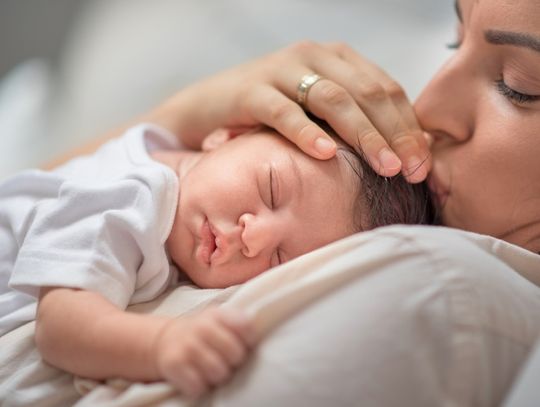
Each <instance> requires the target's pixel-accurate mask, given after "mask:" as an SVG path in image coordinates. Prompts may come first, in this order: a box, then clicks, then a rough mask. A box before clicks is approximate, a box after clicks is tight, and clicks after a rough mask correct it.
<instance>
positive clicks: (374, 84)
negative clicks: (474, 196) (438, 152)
mask: <svg viewBox="0 0 540 407" xmlns="http://www.w3.org/2000/svg"><path fill="white" fill-rule="evenodd" d="M324 46H325V47H326V48H328V49H329V50H331V51H332V52H335V53H336V54H337V55H339V56H340V57H341V58H343V60H344V61H346V62H348V63H349V64H350V66H352V67H355V69H356V71H357V75H358V77H359V81H356V82H355V83H356V84H359V85H356V86H358V88H359V89H358V91H356V90H354V88H353V87H351V93H352V95H353V97H355V99H356V101H357V102H358V103H359V105H360V106H361V107H362V109H363V110H364V111H365V112H366V114H367V115H368V117H370V119H371V120H372V122H373V123H374V126H375V127H377V128H378V129H383V130H382V131H381V133H382V134H383V135H384V136H385V138H386V140H387V142H388V143H389V145H390V147H391V148H392V150H394V151H395V152H396V154H397V155H398V156H399V157H400V158H401V159H402V161H403V172H404V175H406V176H408V178H409V180H410V181H413V182H418V181H422V180H423V179H425V177H426V175H427V172H428V171H429V169H430V168H431V155H430V152H429V146H428V144H427V142H426V140H425V138H424V135H423V132H422V130H421V128H420V126H419V124H418V122H417V120H416V115H415V113H414V109H413V107H412V104H411V103H410V101H409V100H408V98H407V95H406V93H405V91H404V90H403V88H402V87H401V86H400V85H399V84H398V83H397V82H396V81H395V80H393V79H392V78H391V77H390V76H389V75H388V74H387V73H386V72H384V70H383V69H381V68H380V67H379V66H377V65H375V64H373V63H372V62H370V61H369V60H367V59H365V58H363V57H362V56H361V55H359V54H358V53H357V52H355V51H354V50H353V49H352V48H350V47H349V46H347V45H344V44H325V45H324ZM353 86H355V85H353ZM362 88H363V89H362ZM377 93H380V94H381V95H384V96H385V98H384V100H383V98H377ZM396 118H399V121H398V122H396V121H395V120H396ZM385 128H386V129H385Z"/></svg>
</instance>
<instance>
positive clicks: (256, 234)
mask: <svg viewBox="0 0 540 407" xmlns="http://www.w3.org/2000/svg"><path fill="white" fill-rule="evenodd" d="M239 224H240V226H241V228H242V235H241V237H242V243H243V245H244V248H243V250H242V253H243V254H244V256H246V257H255V256H258V255H259V254H260V253H261V252H262V251H264V250H265V249H267V248H269V247H271V246H272V245H273V244H274V243H273V242H274V241H276V240H277V230H276V228H275V227H273V225H272V221H271V219H270V218H269V217H265V216H255V215H253V214H251V213H245V214H243V215H242V216H240V219H239Z"/></svg>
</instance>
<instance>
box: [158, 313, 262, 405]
mask: <svg viewBox="0 0 540 407" xmlns="http://www.w3.org/2000/svg"><path fill="white" fill-rule="evenodd" d="M253 345H254V333H253V328H252V324H251V321H249V319H248V318H247V317H246V316H245V315H244V314H243V313H242V312H241V311H238V310H235V309H232V308H212V309H208V310H205V311H203V312H201V313H199V314H196V315H193V316H189V317H185V318H179V319H175V320H173V321H171V322H169V324H168V325H167V326H166V328H165V329H164V330H163V332H162V333H161V335H160V336H159V338H158V339H157V343H156V351H155V357H156V362H157V363H156V366H157V370H158V373H159V375H160V376H161V377H162V378H164V379H165V380H167V381H168V382H170V383H171V384H172V385H174V386H175V387H176V388H177V389H178V390H180V391H181V392H182V393H183V394H184V395H185V396H187V397H190V398H195V397H199V396H200V395H202V394H203V393H205V392H206V391H208V390H209V389H210V388H211V386H215V385H218V384H220V383H223V382H225V381H226V380H228V379H229V378H230V377H231V375H232V373H233V370H234V369H235V368H236V367H238V366H239V365H240V364H241V363H242V362H244V360H245V359H246V357H247V352H248V350H249V348H250V347H251V346H253Z"/></svg>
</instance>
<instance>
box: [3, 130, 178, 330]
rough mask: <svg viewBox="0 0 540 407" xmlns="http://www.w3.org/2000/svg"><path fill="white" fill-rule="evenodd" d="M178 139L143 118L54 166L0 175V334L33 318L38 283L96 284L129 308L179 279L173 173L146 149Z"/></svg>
mask: <svg viewBox="0 0 540 407" xmlns="http://www.w3.org/2000/svg"><path fill="white" fill-rule="evenodd" d="M179 147H180V146H179V143H178V141H177V139H176V137H174V135H172V134H170V133H168V132H167V131H165V130H164V129H161V128H159V127H157V126H155V125H149V124H142V125H139V126H136V127H134V128H132V129H130V130H128V131H127V132H126V133H125V134H124V135H123V136H122V137H120V138H118V139H115V140H112V141H110V142H108V143H107V144H105V145H104V146H102V147H101V148H100V149H99V150H98V151H97V152H96V153H94V154H92V155H89V156H84V157H80V158H77V159H74V160H72V161H70V162H68V163H67V164H65V165H63V166H61V167H59V168H57V169H56V170H54V171H51V172H45V171H40V170H28V171H24V172H21V173H19V174H16V175H14V176H12V177H10V178H7V179H6V180H4V181H3V182H2V183H0V335H3V334H5V333H6V332H8V331H10V330H12V329H14V328H16V327H17V326H19V325H21V324H23V323H25V322H28V321H31V320H33V319H34V318H35V312H36V297H37V296H38V295H39V290H40V287H43V286H62V287H70V288H80V289H85V290H91V291H96V292H99V293H101V294H102V295H103V296H104V297H105V298H107V299H108V300H110V301H111V302H113V303H114V304H116V305H117V306H118V307H120V308H125V307H126V306H127V305H129V304H134V303H138V302H144V301H148V300H151V299H153V298H155V297H156V296H158V295H159V294H160V293H162V292H163V291H164V290H165V288H167V286H169V285H170V284H171V283H172V282H173V281H175V280H176V278H177V272H176V269H175V268H174V266H172V265H170V264H169V260H168V256H167V253H166V250H165V246H164V243H165V241H166V239H167V237H168V235H169V233H170V230H171V227H172V223H173V221H174V214H175V212H176V206H177V202H178V194H179V184H178V177H177V176H176V174H175V172H174V171H173V170H172V169H170V168H169V167H166V166H165V165H163V164H161V163H158V162H156V161H154V160H152V158H151V157H150V156H149V153H150V152H152V151H154V150H164V149H177V148H179Z"/></svg>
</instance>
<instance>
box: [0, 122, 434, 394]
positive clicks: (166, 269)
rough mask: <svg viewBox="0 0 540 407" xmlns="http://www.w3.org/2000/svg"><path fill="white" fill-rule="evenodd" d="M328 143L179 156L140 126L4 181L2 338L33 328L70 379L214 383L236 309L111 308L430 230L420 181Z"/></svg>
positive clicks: (226, 369) (222, 376) (218, 138)
mask: <svg viewBox="0 0 540 407" xmlns="http://www.w3.org/2000/svg"><path fill="white" fill-rule="evenodd" d="M337 141H338V143H339V140H337ZM338 145H340V147H339V148H338V153H337V155H336V157H334V158H333V159H330V160H327V161H321V160H316V159H313V158H311V157H309V156H307V155H306V154H304V153H302V152H301V151H300V150H299V149H298V148H297V147H296V146H294V145H293V144H291V143H290V142H289V141H287V140H286V139H285V138H283V137H281V136H280V135H279V134H276V133H275V131H274V130H271V129H268V128H258V129H255V130H252V131H250V132H249V133H246V134H243V135H240V136H237V137H234V138H232V139H231V138H230V137H227V134H226V133H225V132H221V133H220V132H216V133H213V134H212V135H210V136H209V137H208V138H207V140H205V143H204V145H203V146H204V148H203V151H189V150H182V149H181V146H179V145H178V141H177V138H176V137H175V136H174V135H172V134H169V133H168V132H167V131H166V130H164V129H162V128H159V127H157V126H154V125H150V124H141V125H139V126H137V127H134V128H132V129H130V130H128V131H127V132H126V133H125V134H124V135H123V136H122V137H120V138H117V139H114V140H112V141H110V142H108V143H107V144H105V145H104V146H102V147H101V148H100V149H99V150H98V151H97V152H96V153H94V154H92V155H89V156H84V157H80V158H77V159H74V160H72V161H70V162H68V163H67V164H65V165H63V166H61V167H59V168H57V169H55V170H54V171H50V172H45V171H40V170H28V171H24V172H22V173H19V174H16V175H14V176H12V177H10V178H8V179H6V180H4V181H3V182H2V183H0V202H1V204H0V335H3V334H5V333H7V332H9V331H10V330H12V329H14V328H16V327H18V326H20V325H22V324H23V323H26V322H28V321H32V320H34V319H35V320H36V332H35V340H36V344H37V347H38V349H39V351H40V352H41V354H42V356H43V358H44V359H45V360H46V361H47V362H49V363H50V364H52V365H54V366H57V367H59V368H61V369H64V370H66V371H69V372H71V373H73V374H76V375H79V376H84V377H89V378H94V379H98V380H100V379H107V378H113V377H121V378H125V379H129V380H133V381H158V380H167V381H169V382H170V383H171V384H173V385H174V386H175V387H176V388H177V389H178V390H180V391H181V392H183V393H184V394H185V395H187V396H198V395H200V394H202V393H203V392H205V391H206V390H208V389H209V388H211V387H212V386H215V385H218V384H220V383H223V382H224V381H225V380H227V379H228V378H229V377H230V376H231V374H232V372H233V371H234V369H235V368H236V367H237V366H239V365H240V364H241V363H242V362H243V361H244V360H245V358H246V357H247V355H248V352H249V349H250V348H251V347H252V346H253V345H254V341H255V339H254V337H253V331H252V327H251V324H250V321H249V319H248V318H247V317H246V316H245V315H243V314H242V313H241V312H240V311H238V310H235V309H232V308H227V307H219V308H212V309H208V310H205V311H203V312H200V313H197V314H194V315H192V316H187V317H182V318H176V319H171V318H165V317H159V316H155V315H139V314H134V313H130V312H126V311H125V309H126V307H127V306H128V305H130V304H135V303H141V302H146V301H150V300H152V299H155V298H156V297H157V296H159V295H160V294H161V293H163V292H164V291H165V290H166V289H167V288H168V287H170V286H171V285H174V284H175V283H177V282H178V281H179V279H184V280H186V279H187V280H189V281H191V282H193V283H194V284H195V285H197V286H199V287H202V288H224V287H228V286H231V285H236V284H241V283H243V282H245V281H247V280H249V279H251V278H253V277H255V276H257V275H258V274H260V273H262V272H264V271H266V270H268V269H270V268H272V267H276V266H279V265H280V264H283V263H286V262H288V261H290V260H292V259H294V258H296V257H298V256H301V255H303V254H305V253H308V252H310V251H313V250H315V249H317V248H320V247H322V246H324V245H326V244H328V243H330V242H333V241H336V240H338V239H341V238H344V237H346V236H349V235H351V234H354V233H357V232H361V231H365V230H370V229H373V228H375V227H379V226H384V225H389V224H396V223H408V224H425V223H431V222H432V216H433V211H432V207H431V203H430V200H429V194H428V190H427V188H426V186H425V185H424V184H415V185H412V184H409V183H407V182H406V181H405V180H404V179H403V178H401V177H400V176H398V177H395V178H392V179H387V178H382V177H379V176H377V175H376V174H375V173H374V172H373V171H372V170H371V169H370V167H369V165H367V163H365V161H364V160H363V159H362V158H360V157H359V156H358V155H357V153H355V151H354V150H352V149H350V148H348V147H347V146H345V145H344V144H338ZM36 299H37V301H36Z"/></svg>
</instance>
